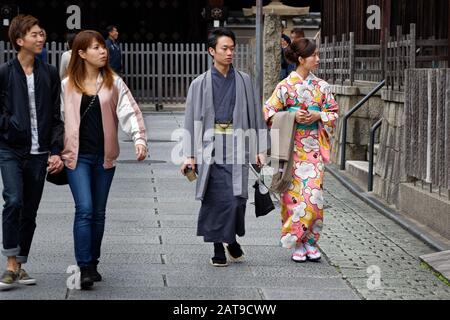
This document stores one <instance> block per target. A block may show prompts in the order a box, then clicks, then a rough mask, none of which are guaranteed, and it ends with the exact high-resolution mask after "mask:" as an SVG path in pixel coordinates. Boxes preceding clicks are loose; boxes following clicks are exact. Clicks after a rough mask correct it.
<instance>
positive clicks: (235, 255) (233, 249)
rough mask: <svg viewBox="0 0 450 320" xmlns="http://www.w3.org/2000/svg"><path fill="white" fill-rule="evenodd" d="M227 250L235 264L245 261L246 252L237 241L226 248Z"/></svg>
mask: <svg viewBox="0 0 450 320" xmlns="http://www.w3.org/2000/svg"><path fill="white" fill-rule="evenodd" d="M225 247H226V248H227V252H228V255H229V256H230V260H231V261H233V262H239V261H242V260H244V251H242V248H241V245H240V244H239V243H238V242H237V241H235V242H233V243H230V244H228V245H227V246H225Z"/></svg>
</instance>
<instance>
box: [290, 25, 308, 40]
mask: <svg viewBox="0 0 450 320" xmlns="http://www.w3.org/2000/svg"><path fill="white" fill-rule="evenodd" d="M291 33H293V34H295V35H296V36H297V37H298V38H304V37H305V31H303V29H302V28H299V27H296V28H293V29H292V30H291Z"/></svg>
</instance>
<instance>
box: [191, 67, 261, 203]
mask: <svg viewBox="0 0 450 320" xmlns="http://www.w3.org/2000/svg"><path fill="white" fill-rule="evenodd" d="M235 72H236V74H235V79H236V102H235V103H236V104H235V107H234V112H233V129H234V134H233V135H234V147H235V148H234V151H233V152H234V160H235V161H234V163H235V164H234V165H233V169H232V176H233V195H234V196H240V197H243V198H248V190H247V189H248V170H249V167H248V166H249V164H248V163H249V162H251V163H254V162H255V156H256V154H258V153H262V152H265V151H266V150H267V146H268V145H269V142H268V135H267V126H266V123H265V121H264V117H263V114H262V107H261V105H260V103H259V101H257V99H255V92H254V90H253V84H252V82H251V80H250V77H249V75H248V74H246V73H244V72H240V71H238V70H236V69H235ZM212 93H213V91H212V79H211V70H208V71H207V72H205V73H203V74H201V75H200V76H198V77H197V78H196V79H195V80H194V81H193V82H192V83H191V85H190V87H189V91H188V96H187V100H186V114H185V120H184V128H185V135H184V137H183V154H184V156H185V157H195V158H196V161H197V166H198V179H197V185H196V195H195V197H196V199H197V200H202V199H203V196H204V194H205V191H206V187H207V182H208V176H209V170H210V165H211V160H212V151H213V148H214V121H215V116H214V105H213V96H212ZM239 129H241V130H239ZM248 129H254V130H256V131H255V132H256V136H255V137H254V138H255V139H254V140H253V143H252V142H251V143H249V144H247V145H246V148H245V150H242V146H241V145H240V144H239V143H238V141H239V135H240V134H241V133H242V132H245V131H246V130H248ZM241 136H242V135H241ZM241 154H243V155H244V156H245V159H241V158H242V157H240V155H241ZM243 160H244V161H243Z"/></svg>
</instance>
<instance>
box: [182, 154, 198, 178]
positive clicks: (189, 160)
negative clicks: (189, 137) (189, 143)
mask: <svg viewBox="0 0 450 320" xmlns="http://www.w3.org/2000/svg"><path fill="white" fill-rule="evenodd" d="M188 166H189V167H191V168H192V170H194V171H195V158H187V159H186V160H185V161H184V163H183V165H182V166H181V174H182V175H183V176H185V175H186V168H187V167H188Z"/></svg>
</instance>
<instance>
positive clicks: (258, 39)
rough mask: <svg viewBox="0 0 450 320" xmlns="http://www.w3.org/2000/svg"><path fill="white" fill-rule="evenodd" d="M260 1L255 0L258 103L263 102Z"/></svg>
mask: <svg viewBox="0 0 450 320" xmlns="http://www.w3.org/2000/svg"><path fill="white" fill-rule="evenodd" d="M262 7H263V2H262V0H256V79H255V80H256V92H257V95H258V98H259V102H262V100H263V90H262V88H263V51H262V42H263V33H262V32H263V13H262V9H263V8H262Z"/></svg>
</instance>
